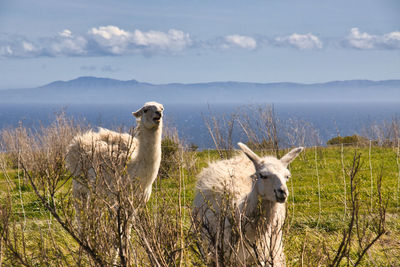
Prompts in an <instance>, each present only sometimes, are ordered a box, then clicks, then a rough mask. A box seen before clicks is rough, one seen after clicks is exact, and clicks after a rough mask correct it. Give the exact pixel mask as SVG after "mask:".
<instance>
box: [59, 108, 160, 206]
mask: <svg viewBox="0 0 400 267" xmlns="http://www.w3.org/2000/svg"><path fill="white" fill-rule="evenodd" d="M163 110H164V107H163V105H162V104H159V103H157V102H147V103H145V104H144V106H143V107H142V108H141V109H139V110H138V111H136V112H133V113H132V114H133V115H134V116H135V117H136V118H137V122H138V125H137V127H136V129H135V136H134V137H133V136H131V135H130V134H126V133H125V134H122V133H118V132H114V131H110V130H107V129H102V128H100V130H99V132H93V131H88V132H86V133H84V134H83V135H79V136H76V137H75V138H74V139H73V141H72V143H71V144H70V145H69V148H68V153H67V157H66V162H67V167H68V169H69V170H70V171H71V173H72V174H73V175H74V176H76V177H77V176H79V175H82V174H83V172H87V174H88V175H87V176H88V177H89V178H92V179H95V176H96V175H98V174H99V173H98V172H96V170H94V169H90V167H93V166H92V165H96V166H97V165H102V164H103V165H104V166H103V168H102V169H103V172H102V174H103V175H104V176H105V177H102V178H103V179H104V180H105V181H106V182H107V185H108V186H109V187H110V188H115V185H114V184H113V181H112V179H113V177H108V175H107V174H108V170H104V169H106V168H109V167H110V166H109V163H110V162H109V161H112V162H113V163H114V165H116V166H111V167H115V168H117V169H120V171H121V169H122V170H126V173H127V176H128V180H129V181H127V182H135V183H137V185H136V188H138V189H139V188H140V189H139V190H140V191H141V192H138V193H139V196H137V197H140V198H143V201H144V202H147V201H148V200H149V198H150V195H151V190H152V185H153V182H154V180H155V179H156V177H157V173H158V169H159V167H160V162H161V134H162V116H163ZM95 154H96V155H95ZM96 156H97V157H96ZM115 156H118V157H119V158H120V160H115V158H112V157H115ZM99 158H101V159H102V160H103V161H104V162H93V161H96V160H98V159H99ZM125 158H126V160H123V159H125ZM115 162H118V163H119V166H118V164H115ZM106 165H107V166H106ZM87 167H89V169H87ZM113 171H116V170H113ZM110 176H111V175H110ZM87 193H88V188H87V186H85V185H84V184H83V183H82V182H81V181H79V180H78V179H74V181H73V194H74V196H75V197H81V196H82V195H85V194H87Z"/></svg>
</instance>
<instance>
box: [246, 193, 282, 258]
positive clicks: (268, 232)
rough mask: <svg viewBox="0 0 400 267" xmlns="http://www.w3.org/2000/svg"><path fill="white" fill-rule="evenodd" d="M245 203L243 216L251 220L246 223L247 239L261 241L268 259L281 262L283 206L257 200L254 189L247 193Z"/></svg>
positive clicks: (264, 200)
mask: <svg viewBox="0 0 400 267" xmlns="http://www.w3.org/2000/svg"><path fill="white" fill-rule="evenodd" d="M246 202H247V203H246V204H245V206H247V207H246V209H245V214H246V215H247V216H248V218H250V219H251V221H248V222H247V223H246V229H245V231H246V232H247V233H248V237H249V239H250V240H252V241H254V240H261V242H263V244H264V246H265V248H267V250H268V254H269V257H270V258H273V259H274V261H275V260H278V261H279V260H282V257H283V243H282V231H283V223H284V220H285V213H286V208H285V204H282V203H277V202H272V201H270V200H266V199H262V200H261V199H259V197H258V193H257V190H256V188H253V190H252V191H251V192H250V193H249V195H248V197H247V201H246ZM257 236H258V237H257ZM260 237H261V238H260Z"/></svg>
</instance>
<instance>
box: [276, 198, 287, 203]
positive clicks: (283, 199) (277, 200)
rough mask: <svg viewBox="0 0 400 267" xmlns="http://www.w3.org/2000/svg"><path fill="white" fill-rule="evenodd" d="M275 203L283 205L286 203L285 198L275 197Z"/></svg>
mask: <svg viewBox="0 0 400 267" xmlns="http://www.w3.org/2000/svg"><path fill="white" fill-rule="evenodd" d="M276 202H279V203H285V202H286V197H276Z"/></svg>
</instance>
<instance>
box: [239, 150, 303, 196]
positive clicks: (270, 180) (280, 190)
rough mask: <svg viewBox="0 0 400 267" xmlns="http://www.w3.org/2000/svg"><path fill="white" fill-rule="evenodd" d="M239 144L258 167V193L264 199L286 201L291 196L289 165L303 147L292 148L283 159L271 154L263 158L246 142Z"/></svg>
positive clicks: (256, 183)
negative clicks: (288, 185)
mask: <svg viewBox="0 0 400 267" xmlns="http://www.w3.org/2000/svg"><path fill="white" fill-rule="evenodd" d="M238 145H239V147H240V148H241V149H242V150H243V152H244V153H245V155H246V156H247V157H248V158H249V159H250V160H251V161H252V162H253V164H254V167H255V169H256V173H255V176H256V177H255V178H256V181H255V190H256V192H257V194H258V195H259V196H260V197H261V198H262V199H266V200H269V201H272V202H279V203H285V202H286V200H287V198H288V196H289V190H288V188H287V186H286V182H287V181H288V180H289V178H290V171H289V170H288V169H287V166H288V165H289V163H290V162H292V161H293V160H294V159H295V158H296V157H297V156H298V155H299V154H300V152H301V151H303V147H298V148H295V149H292V150H291V151H290V152H289V153H287V154H286V155H285V156H283V157H282V158H281V159H277V158H274V157H270V156H267V157H263V158H261V157H259V156H257V155H256V154H255V153H254V152H253V151H252V150H251V149H250V148H248V147H247V146H246V145H245V144H242V143H238Z"/></svg>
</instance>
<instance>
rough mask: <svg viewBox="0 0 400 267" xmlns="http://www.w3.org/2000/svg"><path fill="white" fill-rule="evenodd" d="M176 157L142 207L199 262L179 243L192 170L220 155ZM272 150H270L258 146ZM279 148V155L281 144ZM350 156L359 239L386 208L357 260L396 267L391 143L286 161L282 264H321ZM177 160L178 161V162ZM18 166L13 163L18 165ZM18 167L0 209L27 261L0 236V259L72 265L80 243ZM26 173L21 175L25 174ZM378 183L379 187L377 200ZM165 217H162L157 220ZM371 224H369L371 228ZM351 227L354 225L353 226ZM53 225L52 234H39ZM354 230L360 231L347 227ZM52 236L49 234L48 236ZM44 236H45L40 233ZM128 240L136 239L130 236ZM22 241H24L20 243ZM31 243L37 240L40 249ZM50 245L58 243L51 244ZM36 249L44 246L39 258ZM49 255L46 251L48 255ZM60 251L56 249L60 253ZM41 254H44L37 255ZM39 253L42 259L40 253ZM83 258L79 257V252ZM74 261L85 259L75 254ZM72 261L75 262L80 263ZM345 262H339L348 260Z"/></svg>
mask: <svg viewBox="0 0 400 267" xmlns="http://www.w3.org/2000/svg"><path fill="white" fill-rule="evenodd" d="M178 152H179V153H180V154H179V156H178V157H175V158H169V159H164V161H163V162H162V165H164V166H168V168H166V169H167V170H168V172H167V173H165V172H164V173H163V177H158V178H157V181H156V182H155V183H154V185H153V194H152V196H151V200H150V201H149V202H148V203H147V209H148V210H149V212H150V213H151V214H153V215H154V216H157V214H158V213H160V212H161V211H162V209H169V210H170V212H171V213H172V214H175V215H174V216H172V217H171V220H172V221H171V223H177V222H178V221H179V222H180V227H181V228H180V229H181V233H180V235H181V236H180V237H179V238H178V239H179V240H180V242H181V243H180V245H181V246H182V247H181V251H183V252H182V255H183V256H182V255H181V256H180V259H179V260H178V261H177V262H179V264H183V265H187V266H190V265H202V263H201V261H200V260H198V259H197V256H196V255H195V253H193V252H192V251H191V249H190V247H189V245H187V246H186V244H189V243H190V242H191V241H190V238H191V236H190V235H189V231H190V228H191V220H190V214H191V213H190V212H191V203H192V200H193V198H194V194H195V183H196V174H198V173H199V172H200V171H201V169H202V168H204V167H206V166H207V164H208V162H210V161H214V160H218V159H219V158H220V156H219V154H218V153H217V151H216V150H203V151H183V150H182V151H180V150H179V151H178ZM258 153H259V154H263V155H266V154H271V153H272V151H268V150H265V151H259V152H258ZM279 153H280V154H281V155H283V154H284V151H283V150H280V151H279ZM355 155H360V167H359V171H358V173H357V177H356V178H357V180H356V182H357V196H358V198H359V204H358V205H359V207H358V213H359V217H360V224H362V225H365V224H368V223H369V224H370V225H369V226H368V227H367V228H368V230H366V237H365V238H364V239H365V240H367V241H368V238H372V235H371V237H370V232H369V231H370V229H373V227H372V226H373V224H374V222H375V219H376V216H377V214H378V213H379V211H380V209H379V207H381V206H383V207H384V208H385V213H386V214H385V219H386V220H385V233H384V234H383V235H382V236H381V237H380V238H379V239H378V241H377V242H375V243H374V244H373V245H372V247H371V248H370V249H369V250H368V252H367V253H366V255H365V256H364V257H363V259H362V261H361V262H360V264H361V266H396V265H398V264H399V258H400V244H399V240H400V218H399V209H400V205H399V201H400V199H399V193H400V192H399V181H400V173H399V151H398V148H395V147H394V148H387V147H378V146H372V147H368V146H367V147H357V146H341V145H337V146H329V147H309V148H306V150H305V152H303V153H302V154H301V155H300V156H299V157H298V158H297V159H296V160H295V161H294V162H293V163H292V164H291V165H290V170H291V173H292V177H291V179H290V180H289V182H288V188H289V191H290V196H289V200H288V203H287V219H286V224H285V230H284V231H285V232H284V247H285V253H286V258H287V265H288V266H328V265H330V262H331V260H332V255H335V252H336V250H337V248H338V247H339V245H340V242H341V240H342V236H343V231H344V230H345V229H347V227H348V224H349V220H350V217H351V212H352V203H351V181H350V172H351V169H352V164H353V159H354V156H355ZM178 161H179V162H178ZM17 165H18V164H17ZM24 177H25V176H24V175H23V171H22V170H21V168H19V167H18V166H13V167H12V168H10V169H7V170H4V169H3V171H2V172H1V173H0V194H1V199H2V200H1V201H2V205H3V206H2V208H3V210H2V212H3V214H2V215H4V212H5V208H4V207H5V206H4V203H5V202H6V200H7V199H9V200H10V202H11V213H12V214H11V216H10V218H9V222H8V224H5V223H4V220H3V224H2V227H3V229H2V230H3V231H4V227H14V232H15V233H16V234H15V235H14V236H13V237H12V238H13V239H16V240H18V239H19V238H22V237H21V236H19V234H18V233H19V231H22V229H24V231H25V236H24V237H23V238H24V239H25V241H26V242H25V243H26V244H25V245H23V242H21V240H18V242H17V243H16V244H17V245H16V248H17V249H19V250H20V251H24V253H25V254H26V255H27V256H26V257H27V259H26V260H22V261H21V260H19V259H18V258H17V256H16V254H13V252H11V251H9V250H8V248H7V246H5V242H3V241H4V240H2V246H1V248H2V252H1V253H2V257H1V260H2V263H3V264H4V265H5V266H8V265H10V264H11V265H17V266H18V265H24V264H25V263H26V264H27V265H29V266H30V265H32V266H42V264H43V265H47V264H50V265H52V263H51V262H46V261H49V260H54V262H53V264H55V265H61V266H62V265H76V264H78V263H77V262H76V261H74V260H73V258H74V254H75V253H77V252H76V251H79V245H78V244H77V243H76V242H75V241H74V240H73V238H71V237H70V236H69V235H68V233H66V232H65V231H64V230H63V229H62V228H61V227H60V226H59V225H58V224H57V221H56V220H55V219H54V218H53V216H52V215H51V214H50V213H49V212H48V211H47V210H46V208H45V207H44V206H43V204H42V202H41V201H40V199H38V197H37V196H36V194H35V193H34V191H33V190H32V187H31V185H30V183H29V181H27V180H26V179H24ZM25 178H26V177H25ZM70 189H71V181H70V180H69V181H66V182H65V183H64V184H63V188H61V191H62V192H63V193H65V194H67V195H68V194H69V193H68V192H70ZM378 189H379V190H380V192H381V194H380V195H381V202H380V199H379V194H378ZM379 203H381V204H379ZM164 223H165V222H164ZM371 227H372V228H371ZM354 231H355V232H356V230H354ZM48 232H52V235H46V234H45V233H48ZM353 234H354V236H357V235H358V234H359V233H353ZM50 237H51V238H50ZM47 238H49V239H47ZM356 240H357V239H356V238H354V240H353V241H352V242H354V244H353V247H352V249H351V250H350V251H349V253H350V254H352V255H350V259H351V258H352V257H357V255H358V254H357V253H360V252H359V244H357V241H356ZM132 242H135V241H134V240H133V241H132ZM23 246H25V247H23ZM36 246H41V247H40V248H38V247H36ZM55 247H57V249H55ZM42 253H47V255H46V257H44V256H43V255H42ZM52 254H53V256H49V255H52ZM60 255H62V256H60ZM42 256H43V257H42ZM41 257H42V259H41ZM83 258H85V257H84V256H83ZM0 263H1V262H0ZM79 264H81V265H83V266H85V265H91V263H90V261H88V260H86V261H85V260H82V261H81V262H79ZM79 264H78V265H79ZM353 264H354V262H351V261H345V260H343V261H342V262H341V265H344V266H346V265H350V266H352V265H353Z"/></svg>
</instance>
